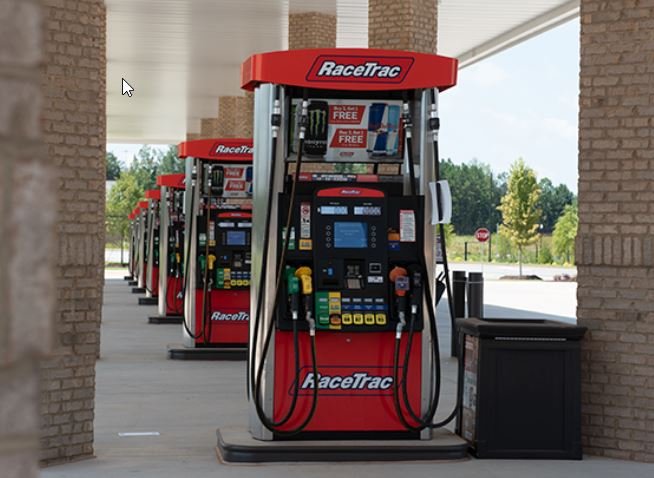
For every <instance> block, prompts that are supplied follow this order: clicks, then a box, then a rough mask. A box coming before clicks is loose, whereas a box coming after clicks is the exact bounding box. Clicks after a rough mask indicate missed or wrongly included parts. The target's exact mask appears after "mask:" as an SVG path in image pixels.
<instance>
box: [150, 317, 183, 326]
mask: <svg viewBox="0 0 654 478" xmlns="http://www.w3.org/2000/svg"><path fill="white" fill-rule="evenodd" d="M183 321H184V317H183V316H181V315H155V316H152V317H148V324H181V323H182V322H183Z"/></svg>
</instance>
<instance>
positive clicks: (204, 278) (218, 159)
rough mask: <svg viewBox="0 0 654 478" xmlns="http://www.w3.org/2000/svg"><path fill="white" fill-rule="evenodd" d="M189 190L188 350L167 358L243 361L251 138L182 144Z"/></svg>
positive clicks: (247, 304)
mask: <svg viewBox="0 0 654 478" xmlns="http://www.w3.org/2000/svg"><path fill="white" fill-rule="evenodd" d="M179 156H180V158H184V159H185V160H186V190H185V195H184V203H185V205H184V208H185V218H186V220H185V229H184V240H185V246H184V259H185V260H184V287H183V290H184V321H183V335H184V348H180V349H171V350H170V351H169V356H170V358H178V359H193V358H202V359H239V360H241V359H244V358H245V357H246V349H247V345H248V329H249V319H250V268H251V263H252V262H251V251H250V244H251V240H252V236H251V230H252V211H251V210H252V199H251V198H252V140H250V139H206V140H197V141H188V142H185V143H181V144H180V145H179Z"/></svg>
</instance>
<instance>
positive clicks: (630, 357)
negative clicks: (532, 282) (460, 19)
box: [577, 0, 654, 462]
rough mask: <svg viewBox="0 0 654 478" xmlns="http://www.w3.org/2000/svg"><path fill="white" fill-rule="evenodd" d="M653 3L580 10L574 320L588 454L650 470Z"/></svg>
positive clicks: (653, 434)
mask: <svg viewBox="0 0 654 478" xmlns="http://www.w3.org/2000/svg"><path fill="white" fill-rule="evenodd" d="M653 7H654V3H652V2H651V1H630V2H617V1H616V2H607V1H605V0H582V1H581V73H580V74H581V78H580V88H581V92H580V93H581V96H580V112H579V176H580V178H579V235H578V238H577V263H578V267H579V270H578V293H577V296H578V310H577V315H578V321H579V323H580V324H581V325H585V326H587V327H588V328H589V333H588V335H587V337H586V340H585V341H584V345H583V358H582V360H583V362H582V374H583V376H582V380H583V385H582V387H583V388H582V413H583V440H584V448H585V451H586V452H587V453H591V454H599V455H605V456H610V457H616V458H624V459H633V460H642V461H650V462H654V139H653V136H652V127H653V126H654V124H653V123H652V116H654V94H652V93H653V91H652V85H654V69H653V68H652V66H651V65H652V60H653V57H652V52H653V51H654V37H652V34H651V33H652V28H653V26H654V23H653V22H654V13H652V12H653Z"/></svg>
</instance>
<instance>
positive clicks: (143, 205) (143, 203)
mask: <svg viewBox="0 0 654 478" xmlns="http://www.w3.org/2000/svg"><path fill="white" fill-rule="evenodd" d="M147 208H148V202H147V201H139V209H147Z"/></svg>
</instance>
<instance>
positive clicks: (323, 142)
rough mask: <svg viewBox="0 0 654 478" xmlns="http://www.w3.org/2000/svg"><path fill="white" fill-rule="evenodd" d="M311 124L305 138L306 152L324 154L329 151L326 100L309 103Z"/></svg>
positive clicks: (317, 154)
mask: <svg viewBox="0 0 654 478" xmlns="http://www.w3.org/2000/svg"><path fill="white" fill-rule="evenodd" d="M308 112H309V124H308V126H307V132H306V135H305V139H304V152H305V153H306V154H307V155H309V156H324V155H325V153H326V152H327V114H328V112H329V107H328V106H327V102H326V101H311V102H310V103H309V109H308Z"/></svg>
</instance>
